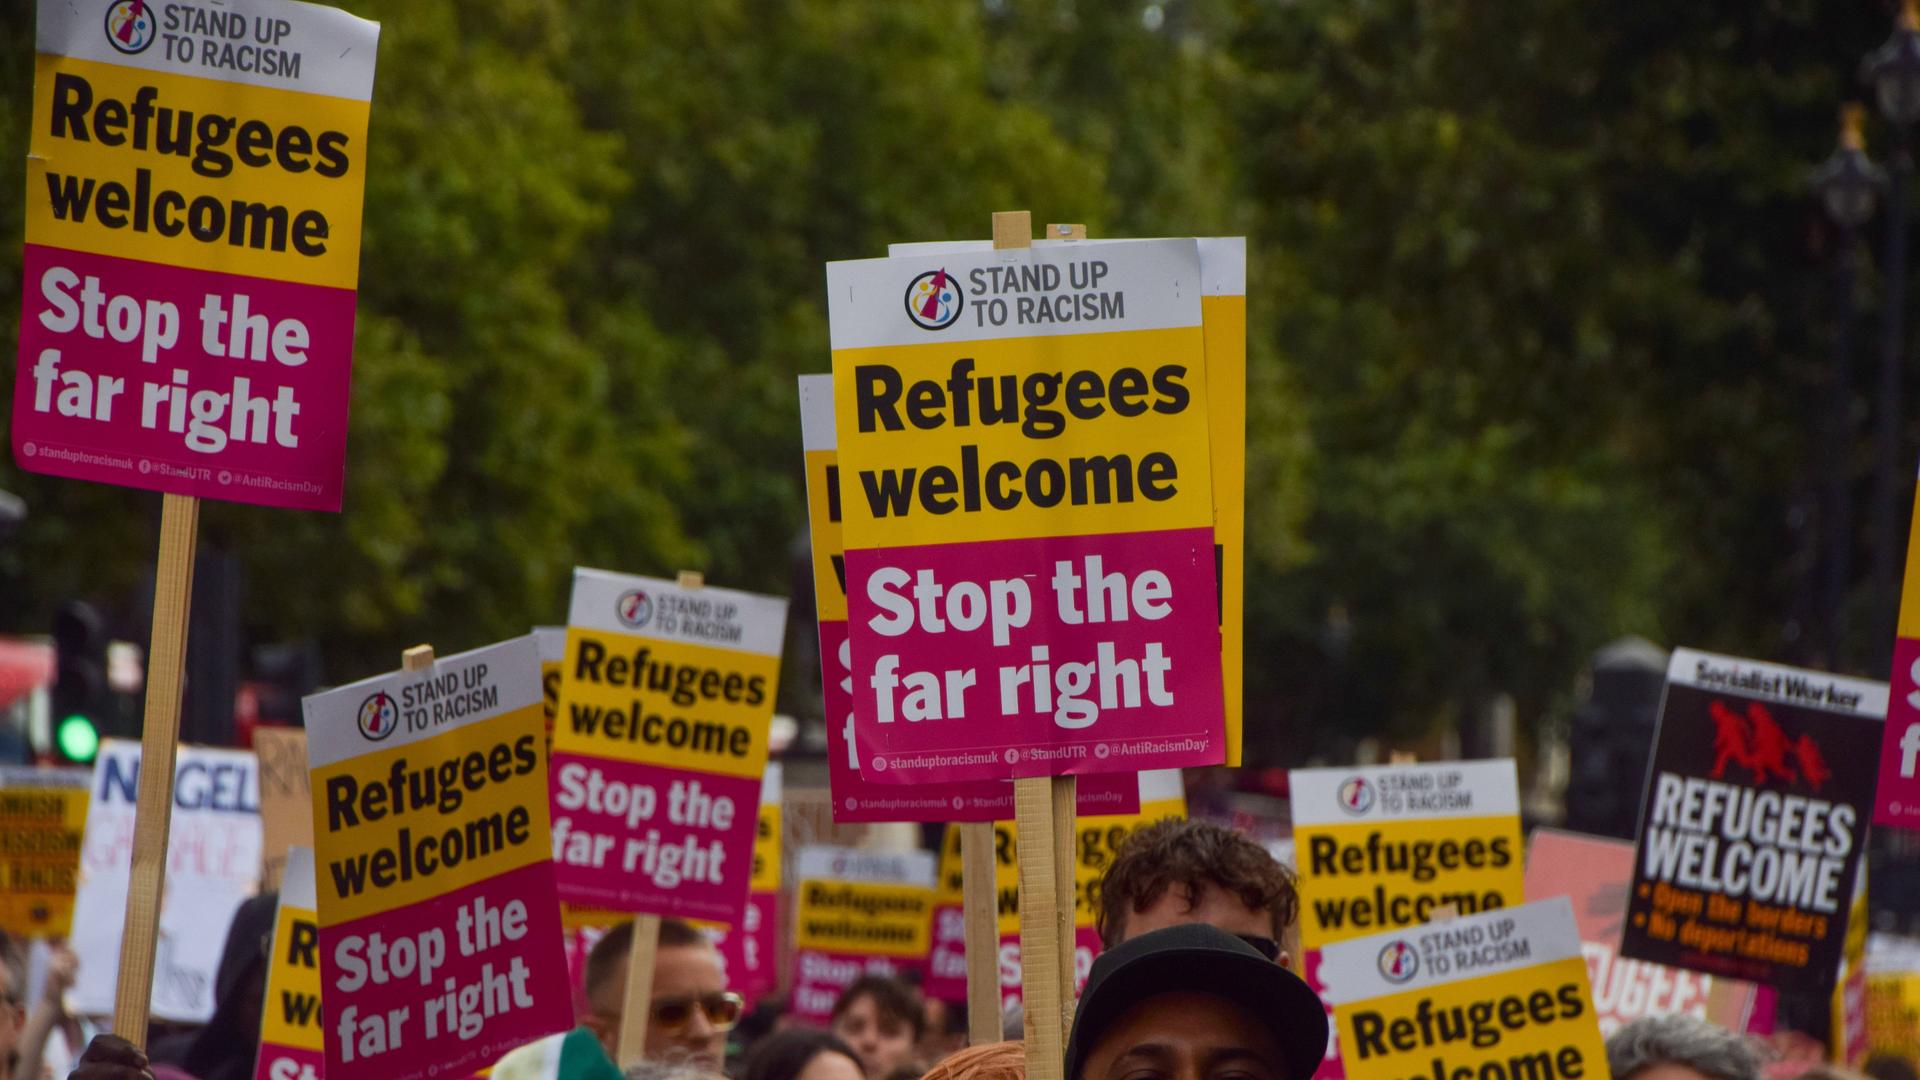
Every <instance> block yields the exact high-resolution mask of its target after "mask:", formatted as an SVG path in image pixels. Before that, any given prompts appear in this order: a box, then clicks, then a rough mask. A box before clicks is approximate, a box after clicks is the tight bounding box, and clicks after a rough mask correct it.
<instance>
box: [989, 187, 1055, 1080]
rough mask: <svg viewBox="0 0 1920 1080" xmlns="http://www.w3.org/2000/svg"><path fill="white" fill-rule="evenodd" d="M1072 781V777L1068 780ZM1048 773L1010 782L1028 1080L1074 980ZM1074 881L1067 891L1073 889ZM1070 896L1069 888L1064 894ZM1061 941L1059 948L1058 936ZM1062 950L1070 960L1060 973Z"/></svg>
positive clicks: (1025, 231) (1012, 236)
mask: <svg viewBox="0 0 1920 1080" xmlns="http://www.w3.org/2000/svg"><path fill="white" fill-rule="evenodd" d="M993 246H994V249H995V250H996V251H1004V250H1010V249H1018V248H1027V247H1032V246H1033V215H1032V214H1030V213H1028V212H1027V211H1025V210H1013V211H1007V212H1002V213H997V214H995V215H993ZM1069 783H1071V781H1069ZM1054 786H1055V784H1054V780H1053V778H1051V777H1045V776H1034V777H1024V778H1021V779H1016V780H1015V781H1014V782H1013V825H1014V847H1015V848H1016V849H1017V850H1018V852H1019V857H1020V984H1021V996H1022V998H1023V999H1024V1001H1025V1005H1026V1051H1027V1080H1062V1073H1063V1072H1064V1071H1065V1060H1064V1055H1065V1053H1066V1026H1067V1025H1066V1020H1067V1016H1066V1009H1067V1002H1068V1000H1069V999H1070V998H1071V994H1063V993H1062V992H1061V990H1062V987H1063V986H1066V985H1067V983H1066V982H1065V980H1067V979H1071V978H1072V977H1073V965H1072V962H1071V958H1072V955H1073V954H1072V948H1073V946H1072V931H1073V905H1072V903H1071V902H1069V903H1068V904H1066V905H1065V906H1064V907H1062V905H1061V903H1060V895H1061V894H1060V883H1059V874H1058V855H1057V852H1058V851H1059V850H1060V848H1061V841H1062V836H1063V833H1062V831H1061V830H1062V828H1063V827H1064V830H1065V832H1064V837H1065V842H1066V844H1067V846H1068V850H1069V852H1071V845H1072V843H1073V836H1072V833H1073V817H1072V813H1073V796H1072V790H1073V789H1072V788H1071V787H1068V789H1067V791H1068V795H1067V814H1068V816H1067V819H1066V821H1065V823H1064V826H1063V823H1062V822H1061V821H1060V820H1059V815H1058V813H1057V808H1058V800H1057V799H1056V798H1055V795H1054ZM1072 887H1073V884H1072V881H1071V880H1069V881H1068V883H1067V888H1068V889H1069V890H1071V889H1072ZM1068 896H1069V900H1071V892H1069V894H1068ZM1063 938H1065V939H1066V944H1065V949H1066V951H1065V952H1064V953H1063V952H1062V939H1063ZM1063 955H1064V956H1065V957H1066V958H1067V960H1068V963H1067V964H1066V965H1065V970H1064V971H1063V970H1062V965H1061V959H1062V957H1063Z"/></svg>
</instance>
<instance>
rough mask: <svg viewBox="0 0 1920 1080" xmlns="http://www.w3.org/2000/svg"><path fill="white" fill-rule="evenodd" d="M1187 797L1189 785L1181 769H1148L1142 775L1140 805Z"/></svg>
mask: <svg viewBox="0 0 1920 1080" xmlns="http://www.w3.org/2000/svg"><path fill="white" fill-rule="evenodd" d="M1186 797H1187V784H1186V780H1185V778H1183V777H1182V776H1181V775H1180V770H1179V769H1146V770H1143V771H1142V772H1141V773H1140V805H1142V806H1145V805H1146V804H1147V803H1156V802H1169V801H1171V800H1173V799H1182V800H1184V799H1185V798H1186Z"/></svg>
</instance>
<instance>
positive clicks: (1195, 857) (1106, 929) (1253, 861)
mask: <svg viewBox="0 0 1920 1080" xmlns="http://www.w3.org/2000/svg"><path fill="white" fill-rule="evenodd" d="M1209 888H1213V889H1224V890H1226V891H1227V892H1229V893H1231V894H1233V895H1234V896H1237V897H1239V898H1240V902H1241V903H1243V904H1245V905H1247V907H1249V908H1252V909H1253V910H1254V911H1265V912H1267V913H1269V914H1270V915H1271V916H1272V917H1273V939H1274V940H1275V941H1280V940H1283V939H1284V938H1285V937H1286V932H1287V927H1289V926H1292V925H1293V921H1294V919H1295V918H1297V917H1298V916H1299V914H1300V894H1299V893H1298V892H1297V891H1295V888H1294V876H1293V871H1291V870H1288V869H1287V868H1286V867H1285V866H1282V865H1281V864H1280V861H1279V860H1278V859H1275V858H1274V857H1273V856H1272V855H1271V854H1269V853H1268V852H1267V849H1266V848H1263V847H1261V846H1260V845H1259V844H1256V843H1254V842H1253V841H1252V840H1251V839H1248V838H1247V837H1245V836H1242V835H1241V834H1240V833H1237V832H1235V831H1233V830H1232V829H1229V828H1227V827H1225V826H1223V825H1215V824H1214V823H1212V822H1210V821H1192V820H1186V819H1178V818H1170V819H1168V820H1165V821H1156V822H1154V823H1153V824H1151V825H1148V826H1146V827H1145V828H1142V829H1139V830H1137V831H1136V832H1135V833H1134V834H1133V835H1132V836H1129V837H1127V838H1126V840H1124V841H1122V842H1121V844H1120V849H1119V850H1118V851H1116V852H1114V856H1113V863H1112V865H1110V866H1108V867H1107V872H1106V875H1105V876H1104V877H1102V878H1101V880H1100V898H1101V903H1100V942H1101V944H1103V945H1104V946H1105V947H1107V948H1109V949H1111V948H1113V947H1114V946H1115V945H1118V944H1120V942H1122V941H1124V940H1125V939H1126V932H1127V917H1128V916H1129V915H1137V914H1139V913H1140V912H1142V911H1145V910H1147V909H1148V908H1149V907H1152V906H1153V905H1154V904H1155V903H1156V902H1158V901H1159V899H1160V898H1161V897H1162V896H1164V895H1166V892H1167V890H1168V889H1178V890H1180V895H1181V896H1182V897H1184V898H1185V899H1186V902H1187V903H1188V904H1189V905H1191V904H1192V903H1194V902H1195V901H1196V900H1198V899H1199V897H1200V893H1201V892H1202V891H1203V890H1205V889H1209Z"/></svg>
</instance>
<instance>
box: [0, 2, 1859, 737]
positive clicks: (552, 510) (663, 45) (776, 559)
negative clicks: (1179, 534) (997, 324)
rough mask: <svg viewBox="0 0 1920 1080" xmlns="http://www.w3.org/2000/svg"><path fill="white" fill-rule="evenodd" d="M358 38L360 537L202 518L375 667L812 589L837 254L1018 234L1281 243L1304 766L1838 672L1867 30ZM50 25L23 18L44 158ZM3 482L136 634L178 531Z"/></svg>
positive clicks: (1259, 616) (1236, 21)
mask: <svg viewBox="0 0 1920 1080" xmlns="http://www.w3.org/2000/svg"><path fill="white" fill-rule="evenodd" d="M345 6H347V7H349V8H351V9H352V10H355V11H356V12H358V13H361V14H364V15H367V16H369V17H372V18H376V19H379V20H381V22H382V23H383V24H384V27H385V29H384V32H383V36H382V40H381V61H380V71H379V76H378V80H377V88H376V99H375V104H374V109H373V128H372V132H371V159H370V164H369V181H368V189H367V217H366V233H365V246H364V254H363V259H362V271H361V293H360V314H359V324H358V329H357V334H356V353H355V365H354V366H355V370H354V393H353V416H352V429H351V436H350V440H349V443H350V450H349V454H350V461H349V481H348V489H347V505H346V511H345V513H343V514H341V515H338V516H334V515H321V514H297V513H290V512H276V511H262V510H255V509H251V508H245V507H237V506H214V505H209V506H208V507H207V510H206V524H205V527H204V530H203V536H204V539H205V541H206V542H207V543H211V544H216V545H219V546H221V547H223V548H227V549H230V550H233V551H236V552H237V553H239V554H240V555H241V557H242V559H243V562H244V564H245V566H246V568H247V570H248V573H249V595H248V603H247V615H248V620H249V622H250V623H251V624H252V625H253V626H254V627H255V629H256V630H257V631H258V632H259V633H260V634H261V635H263V636H268V637H273V638H281V637H297V636H312V637H315V638H317V639H319V640H320V641H322V642H323V643H324V644H325V646H326V649H327V653H328V658H329V664H330V667H331V668H332V673H333V674H334V675H336V676H338V677H347V676H351V675H355V674H359V673H362V672H366V671H370V670H374V669H377V668H382V667H386V666H390V665H391V662H392V656H393V653H394V651H395V650H396V649H397V648H399V647H400V646H402V645H404V644H408V643H411V642H413V641H417V640H432V641H434V642H435V643H436V644H437V645H440V646H441V647H442V648H443V649H453V648H459V647H465V646H470V645H474V644H478V643H480V642H483V641H486V640H490V639H493V638H497V637H500V636H504V635H507V634H511V633H516V632H519V631H521V630H523V629H524V628H525V627H526V626H528V625H529V624H533V623H541V622H554V621H557V620H559V618H560V617H561V616H562V613H563V603H564V598H565V591H566V584H567V574H568V570H569V568H570V567H572V566H573V565H575V564H586V565H598V566H605V567H610V568H617V569H630V570H637V571H647V572H655V573H671V572H672V571H673V570H674V569H675V568H676V567H683V566H685V567H698V568H701V569H704V570H705V571H706V572H707V573H708V576H709V578H710V579H711V580H714V581H717V582H724V583H729V584H740V585H743V586H746V587H752V588H760V589H765V590H769V591H774V592H787V591H790V590H792V589H794V588H796V587H802V588H803V587H804V580H805V579H804V576H803V575H801V574H798V573H796V564H795V560H794V558H793V554H792V549H793V545H794V543H795V541H796V539H797V538H800V537H803V536H804V531H803V530H804V509H803V502H802V499H801V497H800V495H801V482H802V481H801V472H800V469H799V455H798V452H797V447H798V424H797V417H796V414H795V402H794V391H793V378H794V376H795V375H796V374H798V373H801V372H811V371H824V370H826V368H827V354H826V327H825V315H824V304H823V303H822V299H823V297H822V294H821V293H822V281H823V273H822V264H823V263H824V262H826V261H828V260H832V259H842V258H857V257H865V256H871V255H877V254H879V253H881V252H882V251H884V249H885V245H886V244H887V243H888V242H890V241H898V240H928V239H944V238H956V237H966V236H981V235H984V234H985V232H986V229H987V215H988V213H989V212H990V211H992V210H995V209H1006V208H1015V207H1027V208H1030V209H1032V210H1033V211H1034V212H1035V217H1036V219H1037V220H1038V221H1042V222H1044V221H1081V222H1085V223H1086V224H1087V225H1088V226H1089V228H1090V230H1091V231H1092V233H1093V234H1094V235H1096V236H1119V235H1168V234H1188V235H1192V234H1234V233H1244V234H1246V235H1248V236H1249V237H1250V252H1251V259H1252V268H1251V275H1250V288H1251V304H1250V311H1251V316H1252V324H1251V335H1250V338H1251V339H1250V349H1251V360H1252V362H1251V372H1250V380H1249V383H1250V385H1249V413H1250V424H1249V492H1248V504H1249V505H1248V510H1249V521H1250V529H1249V547H1250V552H1251V558H1252V574H1251V577H1250V586H1249V613H1250V623H1251V625H1250V628H1249V629H1250V633H1249V648H1250V653H1251V656H1250V662H1249V665H1248V666H1249V673H1250V676H1249V677H1250V681H1249V717H1250V724H1252V725H1254V730H1255V733H1254V735H1253V742H1252V745H1253V747H1254V748H1255V751H1256V752H1257V753H1262V754H1266V755H1268V756H1272V757H1288V756H1299V755H1303V754H1306V753H1309V752H1313V751H1315V750H1332V751H1335V752H1338V751H1339V750H1340V749H1341V744H1342V742H1343V741H1344V740H1347V739H1350V738H1352V737H1356V736H1359V735H1363V734H1368V733H1385V734H1390V735H1392V736H1393V737H1395V738H1405V739H1414V738H1418V737H1419V736H1420V735H1422V734H1423V733H1425V732H1428V731H1431V730H1432V729H1434V728H1435V727H1436V726H1439V725H1446V724H1453V723H1459V722H1461V721H1463V720H1467V719H1470V718H1472V717H1474V716H1476V715H1478V714H1479V713H1480V712H1481V711H1482V710H1484V708H1485V707H1486V705H1487V703H1488V702H1489V701H1490V700H1491V699H1492V698H1493V697H1494V696H1496V695H1499V694H1512V695H1514V696H1515V698H1516V699H1517V700H1518V701H1519V702H1520V704H1521V706H1522V715H1523V716H1525V717H1529V718H1537V717H1540V716H1543V715H1547V714H1549V713H1550V712H1551V711H1552V710H1553V709H1555V708H1556V707H1557V706H1558V705H1559V704H1560V703H1561V702H1562V701H1563V699H1564V698H1565V696H1566V694H1567V693H1568V691H1569V689H1570V687H1571V686H1572V685H1573V682H1574V678H1575V675H1576V673H1577V672H1578V670H1579V668H1580V666H1581V664H1582V662H1583V660H1584V657H1585V655H1586V654H1587V652H1588V651H1589V650H1591V649H1592V648H1594V647H1595V646H1597V645H1598V644H1600V643H1602V642H1603V641H1605V640H1607V639H1609V638H1611V637H1613V636H1615V635H1617V634H1620V633H1624V632H1640V633H1645V634H1648V635H1650V636H1654V637H1656V638H1659V639H1662V640H1667V641H1676V642H1686V643H1695V644H1704V645H1709V646H1714V647H1720V648H1724V649H1729V650H1733V651H1740V652H1746V653H1751V654H1755V655H1780V654H1782V653H1786V654H1789V655H1791V654H1792V650H1793V648H1794V642H1793V636H1792V634H1791V633H1790V632H1789V631H1788V630H1787V629H1786V627H1787V626H1788V625H1789V614H1790V612H1791V611H1792V609H1793V604H1794V595H1795V589H1796V586H1797V583H1798V581H1799V575H1800V573H1801V571H1804V569H1805V567H1804V566H1798V565H1797V564H1795V562H1794V557H1795V554H1796V551H1797V550H1798V547H1797V545H1798V544H1799V543H1800V541H1799V540H1798V539H1797V537H1796V534H1794V533H1792V532H1791V531H1790V530H1789V529H1788V526H1787V522H1788V514H1787V510H1788V507H1789V505H1790V504H1791V502H1792V501H1793V499H1794V498H1795V497H1796V494H1797V493H1799V492H1802V491H1804V489H1805V487H1806V484H1807V483H1808V482H1809V478H1810V477H1811V476H1812V475H1813V474H1812V473H1811V471H1810V469H1809V466H1808V465H1807V463H1808V462H1809V461H1813V460H1816V455H1815V453H1814V449H1813V447H1812V446H1811V445H1810V441H1809V440H1810V439H1811V438H1812V432H1813V431H1814V427H1813V421H1812V417H1811V414H1810V409H1809V406H1808V400H1809V399H1810V397H1811V396H1812V395H1813V394H1814V392H1815V391H1816V390H1817V388H1818V386H1819V380H1820V378H1821V371H1822V365H1823V364H1824V362H1825V356H1826V348H1827V346H1826V341H1827V338H1826V332H1827V331H1826V328H1825V325H1824V323H1823V322H1822V317H1821V307H1820V303H1819V297H1820V296H1821V295H1822V294H1821V292H1820V289H1821V283H1820V273H1821V269H1820V266H1819V265H1818V263H1817V260H1812V259H1809V258H1808V256H1807V249H1806V245H1805V240H1806V231H1805V225H1806V222H1807V220H1808V213H1807V203H1806V200H1805V197H1804V178H1805V170H1806V167H1807V166H1808V165H1809V164H1810V163H1811V162H1812V161H1814V160H1817V159H1818V158H1819V157H1820V156H1821V155H1823V154H1824V153H1825V151H1826V149H1827V147H1828V146H1829V145H1830V142H1831V116H1832V110H1833V107H1834V106H1835V104H1836V103H1837V102H1838V101H1839V100H1840V99H1841V97H1842V96H1843V95H1845V94H1846V93H1848V92H1849V90H1850V82H1849V79H1850V77H1851V65H1852V62H1853V59H1854V58H1855V57H1857V56H1858V54H1859V53H1860V52H1862V51H1864V49H1865V48H1866V47H1867V46H1869V45H1871V44H1873V43H1875V42H1877V41H1878V40H1879V39H1880V37H1881V36H1883V35H1884V33H1885V27H1886V24H1885V22H1884V21H1882V16H1881V13H1879V12H1877V11H1875V10H1872V5H1861V7H1863V8H1864V9H1865V10H1863V11H1859V12H1850V13H1848V14H1847V15H1845V16H1843V17H1840V21H1838V22H1835V21H1833V20H1834V18H1835V16H1834V15H1833V14H1832V13H1831V12H1828V11H1825V10H1821V9H1820V6H1819V5H1816V4H1814V3H1813V2H1812V0H1781V2H1777V3H1770V4H1766V5H1760V6H1754V5H1751V4H1734V3H1721V2H1712V3H1704V4H1688V5H1673V4H1659V5H1646V4H1641V5H1614V6H1612V7H1601V8H1595V7H1594V6H1592V5H1590V4H1579V3H1575V2H1574V0H1541V2H1538V3H1529V4H1469V5H1460V4H1437V3H1432V2H1429V0H1293V2H1289V3H1273V2H1269V0H1175V2H1171V3H1163V4H1154V5H1139V4H1099V3H1088V2H1085V0H1081V2H1077V3H1076V2H1072V0H986V2H983V3H979V4H949V5H924V4H901V3H897V2H887V0H820V2H801V0H710V2H706V3H698V4H668V3H652V2H649V3H636V2H633V0H573V2H570V3H564V4H563V3H559V2H557V0H497V2H495V3H491V4H478V5H476V4H466V3H459V2H456V0H405V2H401V0H347V2H346V3H345ZM27 8H30V5H26V4H18V5H10V6H8V8H7V9H6V10H5V11H4V12H0V95H4V100H5V101H6V107H5V108H4V109H0V149H4V150H5V151H6V152H7V153H9V154H11V158H10V160H12V161H14V162H16V163H17V162H19V161H20V160H21V159H22V157H23V155H24V153H25V148H26V131H25V124H26V120H27V115H28V109H27V105H28V101H29V100H30V83H31V75H32V55H31V42H32V39H33V35H32V32H31V21H32V15H31V12H30V10H23V9H27ZM23 175H24V170H21V169H18V168H14V169H11V170H0V327H4V329H5V330H6V331H7V334H6V337H7V338H8V340H12V339H13V337H14V334H13V331H14V330H15V327H16V324H17V320H18V317H19V296H18V290H19V284H20V283H19V280H18V267H19V261H18V260H19V236H20V215H21V208H22V205H23V203H24V193H23V192H22V191H21V189H20V187H19V185H20V183H21V182H22V179H23ZM9 238H11V239H9ZM4 385H5V389H0V407H8V408H10V394H11V385H12V382H11V378H9V379H7V380H6V381H5V384H4ZM0 487H4V488H7V489H9V490H15V491H18V492H20V493H21V494H22V495H24V496H25V497H26V498H27V499H28V500H29V502H30V503H31V505H32V512H33V519H32V524H31V527H30V528H29V529H27V530H26V531H25V532H24V533H23V535H21V536H20V537H19V538H18V539H17V540H15V541H13V542H12V543H10V544H6V545H0V590H4V602H0V628H4V629H14V630H24V629H34V628H38V627H41V626H44V625H45V620H46V615H47V613H48V611H49V610H50V608H51V606H52V604H53V603H54V602H56V601H57V600H58V599H59V598H61V597H64V596H68V595H74V594H82V593H85V594H92V595H95V596H98V597H100V598H102V599H105V600H107V601H108V602H109V603H110V604H112V605H114V606H116V607H118V608H119V609H120V610H121V611H122V613H123V614H128V615H130V614H132V613H133V611H134V610H135V609H136V608H137V606H138V605H137V602H136V601H134V600H133V599H132V598H133V597H134V596H135V595H137V593H138V591H139V585H140V582H141V580H142V577H143V575H144V574H145V573H146V572H147V570H148V568H149V566H150V560H151V558H152V543H153V533H152V528H151V519H152V516H153V507H154V506H155V505H156V500H155V499H154V498H153V497H152V496H148V495H144V494H140V493H135V492H128V491H121V490H117V489H111V488H104V487H98V486H94V485H88V484H81V483H73V482H66V481H54V480H47V479H43V478H39V477H34V476H31V475H27V474H23V473H21V472H19V471H18V470H17V469H15V468H14V467H13V466H12V464H11V463H10V462H0ZM809 633H810V630H809V629H807V628H802V627H798V626H796V627H795V628H794V630H793V631H792V632H791V633H790V638H789V640H790V644H792V643H795V639H796V638H798V639H801V640H804V638H805V637H807V636H808V635H809ZM790 651H792V652H795V653H796V654H797V655H801V656H805V655H809V653H808V651H807V650H805V649H804V648H801V649H796V650H790ZM786 682H787V683H788V686H789V693H788V695H787V697H786V704H787V706H788V707H789V708H794V709H797V710H799V711H802V712H816V711H817V705H813V704H809V702H808V701H806V700H805V695H804V693H802V692H801V691H803V690H804V688H805V687H807V686H810V685H812V684H813V679H812V678H811V677H810V676H809V675H808V674H807V673H805V672H803V671H802V670H800V667H799V665H797V664H796V665H790V666H789V670H788V672H787V678H786Z"/></svg>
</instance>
